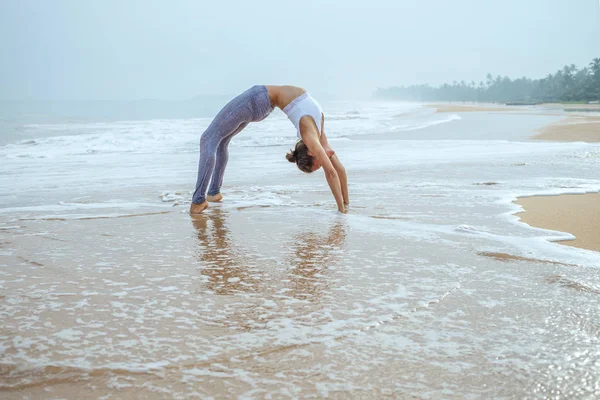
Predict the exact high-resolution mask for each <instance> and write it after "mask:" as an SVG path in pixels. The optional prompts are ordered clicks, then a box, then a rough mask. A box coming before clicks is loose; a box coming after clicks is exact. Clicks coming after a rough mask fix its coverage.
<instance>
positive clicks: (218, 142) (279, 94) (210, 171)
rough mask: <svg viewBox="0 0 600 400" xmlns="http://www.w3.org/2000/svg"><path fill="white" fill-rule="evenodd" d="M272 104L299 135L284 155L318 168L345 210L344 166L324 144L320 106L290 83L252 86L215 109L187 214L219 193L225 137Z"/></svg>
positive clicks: (265, 112) (270, 108)
mask: <svg viewBox="0 0 600 400" xmlns="http://www.w3.org/2000/svg"><path fill="white" fill-rule="evenodd" d="M275 107H279V108H280V109H281V110H283V112H284V113H285V114H286V115H287V117H288V118H289V119H290V121H292V123H293V124H294V126H295V127H296V130H297V132H298V137H299V138H300V140H299V141H298V142H297V143H296V147H295V149H294V150H292V151H290V152H289V153H287V154H286V158H287V160H288V161H289V162H295V163H296V165H297V166H298V168H300V170H301V171H304V172H307V173H310V172H313V171H316V170H318V169H319V168H321V167H323V170H324V171H325V177H326V178H327V183H328V184H329V188H330V189H331V193H333V197H334V198H335V202H336V203H337V207H338V210H339V211H340V212H342V213H346V211H347V207H348V203H349V201H348V184H347V180H346V170H345V169H344V166H343V165H342V163H341V162H340V160H339V159H338V157H337V156H336V155H335V152H334V151H333V149H332V148H331V146H330V145H329V143H327V136H325V131H324V129H323V125H324V124H325V117H324V115H323V110H322V109H321V106H320V105H319V103H317V102H316V100H315V99H313V98H312V97H311V96H310V95H309V94H308V92H307V91H306V90H304V89H302V88H299V87H294V86H253V87H251V88H250V89H248V90H246V91H245V92H244V93H242V94H240V95H239V96H237V97H236V98H234V99H233V100H231V101H230V102H229V103H227V105H225V107H223V109H222V110H221V111H219V113H218V114H217V116H216V117H215V119H214V120H213V121H212V122H211V124H210V125H209V126H208V128H207V129H206V131H204V133H203V134H202V138H201V139H200V163H199V166H198V181H197V182H196V191H195V192H194V196H193V197H192V205H191V206H190V213H192V214H199V213H201V212H203V211H204V210H206V208H208V202H207V201H220V200H221V199H222V198H223V196H222V195H221V185H222V184H223V175H224V174H225V167H226V166H227V160H228V157H229V153H228V150H227V146H228V145H229V142H230V141H231V139H232V138H233V137H234V136H235V135H237V134H238V133H240V132H241V131H242V130H243V129H244V128H245V127H246V126H247V125H248V124H249V123H250V122H257V121H261V120H263V119H265V118H266V117H267V116H268V115H269V114H270V113H271V111H273V109H274V108H275ZM209 182H210V187H208V185H209ZM207 188H208V195H207V192H206V190H207Z"/></svg>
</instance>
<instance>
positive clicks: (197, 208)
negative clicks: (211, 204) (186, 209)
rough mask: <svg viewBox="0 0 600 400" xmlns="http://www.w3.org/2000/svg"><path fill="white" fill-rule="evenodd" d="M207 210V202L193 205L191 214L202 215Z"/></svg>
mask: <svg viewBox="0 0 600 400" xmlns="http://www.w3.org/2000/svg"><path fill="white" fill-rule="evenodd" d="M207 208H208V202H206V201H205V202H204V203H200V204H196V203H192V204H191V205H190V214H202V211H204V210H206V209H207Z"/></svg>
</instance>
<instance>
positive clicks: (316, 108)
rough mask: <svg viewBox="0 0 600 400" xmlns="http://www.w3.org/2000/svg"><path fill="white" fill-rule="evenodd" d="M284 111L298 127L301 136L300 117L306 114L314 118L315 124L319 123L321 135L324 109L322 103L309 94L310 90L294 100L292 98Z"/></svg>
mask: <svg viewBox="0 0 600 400" xmlns="http://www.w3.org/2000/svg"><path fill="white" fill-rule="evenodd" d="M283 112H284V113H285V115H287V117H288V118H289V120H290V121H292V124H294V126H295V127H296V131H297V133H298V137H299V138H302V136H301V135H300V119H301V118H302V117H304V116H305V115H308V116H309V117H312V119H313V120H314V121H315V124H316V125H317V130H318V131H319V136H321V130H322V126H321V121H322V119H321V118H322V115H323V109H322V108H321V105H320V104H319V103H317V101H316V100H315V99H313V97H312V96H311V95H310V94H308V92H305V93H303V94H302V95H300V96H298V97H296V98H295V99H294V100H292V102H291V103H290V104H288V105H287V106H285V108H284V109H283Z"/></svg>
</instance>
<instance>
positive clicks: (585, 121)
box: [424, 103, 600, 143]
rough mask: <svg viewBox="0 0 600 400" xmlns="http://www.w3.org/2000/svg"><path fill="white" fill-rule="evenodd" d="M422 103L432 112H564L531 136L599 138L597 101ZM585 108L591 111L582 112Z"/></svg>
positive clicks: (593, 140)
mask: <svg viewBox="0 0 600 400" xmlns="http://www.w3.org/2000/svg"><path fill="white" fill-rule="evenodd" d="M424 107H427V108H434V109H435V110H436V113H464V112H497V113H506V112H510V113H519V114H523V115H549V116H564V118H563V119H562V120H561V121H558V122H555V123H551V124H548V125H546V126H544V127H542V128H540V129H537V130H536V131H535V132H534V134H533V135H532V136H531V139H534V140H547V141H555V142H589V143H596V142H600V106H599V105H597V104H560V103H544V104H538V105H534V106H516V107H515V106H506V105H501V104H493V103H470V104H453V103H431V104H425V105H424ZM552 111H553V112H554V113H552ZM558 112H561V113H558ZM588 112H589V113H590V114H592V115H585V114H587V113H588ZM569 114H571V115H569Z"/></svg>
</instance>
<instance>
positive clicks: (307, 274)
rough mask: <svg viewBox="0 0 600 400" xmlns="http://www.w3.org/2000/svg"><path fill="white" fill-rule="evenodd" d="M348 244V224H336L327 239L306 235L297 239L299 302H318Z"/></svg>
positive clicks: (295, 292) (294, 273)
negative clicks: (331, 269)
mask: <svg viewBox="0 0 600 400" xmlns="http://www.w3.org/2000/svg"><path fill="white" fill-rule="evenodd" d="M345 242H346V224H345V223H344V222H342V221H338V222H336V223H335V224H334V225H332V226H331V228H329V232H328V233H327V235H321V234H318V233H316V232H313V231H305V232H302V233H300V234H298V235H296V236H295V237H294V238H293V240H292V243H291V246H292V248H293V249H294V255H293V257H292V258H291V260H290V263H291V264H292V265H293V268H292V270H291V271H290V289H291V292H290V294H291V296H292V297H294V298H296V299H298V300H312V301H314V300H316V299H318V298H319V297H320V296H321V293H322V291H323V289H325V288H326V287H328V285H329V283H330V282H331V281H330V280H327V279H321V278H322V277H323V274H324V273H326V272H327V270H328V269H329V268H331V267H335V266H337V265H338V264H339V262H340V261H341V257H342V251H343V247H344V244H345Z"/></svg>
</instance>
